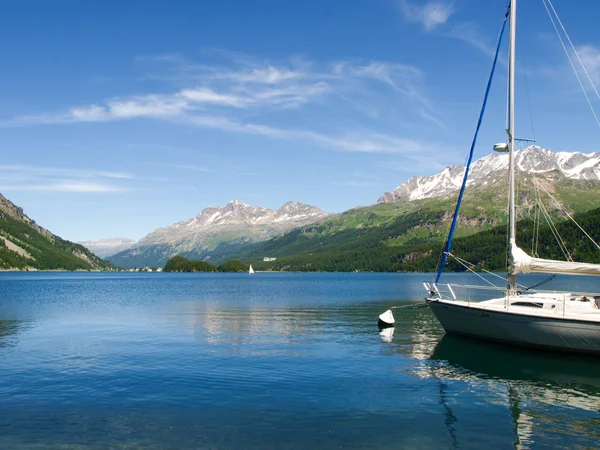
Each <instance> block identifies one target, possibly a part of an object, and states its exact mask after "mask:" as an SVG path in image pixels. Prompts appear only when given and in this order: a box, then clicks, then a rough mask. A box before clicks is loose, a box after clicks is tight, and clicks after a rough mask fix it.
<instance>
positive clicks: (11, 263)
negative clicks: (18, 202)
mask: <svg viewBox="0 0 600 450" xmlns="http://www.w3.org/2000/svg"><path fill="white" fill-rule="evenodd" d="M0 235H2V236H3V237H5V238H7V239H8V240H9V241H11V242H12V243H14V244H16V245H17V246H19V247H21V248H22V249H23V250H25V251H26V252H27V253H29V254H30V255H31V256H32V257H33V258H34V259H30V258H27V257H25V256H21V255H19V254H18V253H16V252H14V251H11V250H9V249H8V248H7V246H6V245H5V243H4V240H1V241H0V268H3V269H9V268H19V269H24V268H27V267H32V268H36V269H39V270H52V269H54V270H58V269H63V270H78V269H81V270H92V269H108V268H110V267H112V266H111V265H110V264H108V263H107V262H106V261H103V260H102V259H100V258H99V257H97V256H96V255H94V254H93V253H91V252H90V251H89V250H88V249H86V248H85V247H83V246H82V245H79V244H74V243H73V242H69V241H65V240H63V239H61V238H59V237H58V236H53V235H46V234H42V233H40V232H39V231H37V230H36V229H34V228H33V227H31V226H30V225H28V224H27V223H25V222H22V221H19V220H15V219H13V218H12V217H10V216H8V215H6V214H4V215H2V214H0ZM76 255H80V256H76Z"/></svg>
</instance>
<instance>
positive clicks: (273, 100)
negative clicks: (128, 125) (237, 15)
mask: <svg viewBox="0 0 600 450" xmlns="http://www.w3.org/2000/svg"><path fill="white" fill-rule="evenodd" d="M228 56H229V57H231V55H229V54H228ZM232 58H234V59H235V61H236V62H235V64H237V65H236V66H234V67H223V66H219V65H212V66H209V65H206V64H195V63H193V62H190V61H188V60H187V59H185V58H183V57H182V56H181V55H159V56H158V57H156V58H155V59H154V60H152V61H153V62H155V63H160V64H167V65H175V66H176V67H177V71H178V72H179V73H183V74H186V76H187V75H188V74H193V75H194V77H195V78H194V86H186V87H182V88H180V89H178V90H175V91H173V92H170V93H149V94H146V95H136V96H131V97H124V98H121V97H115V98H111V99H108V100H106V101H104V102H98V103H95V104H91V105H85V106H74V107H71V108H69V109H67V110H65V111H61V112H57V113H43V114H37V115H36V114H32V115H24V116H19V117H15V118H12V119H9V120H5V121H3V122H0V126H4V127H9V126H30V125H37V124H72V123H80V122H111V121H123V120H128V119H134V118H147V119H154V120H164V121H170V122H176V123H185V124H191V125H195V126H198V127H204V128H210V129H216V130H223V131H229V132H236V133H244V134H253V135H260V136H265V137H271V138H277V139H286V140H306V141H312V142H313V143H316V144H318V145H320V146H323V147H327V148H331V149H336V150H343V151H356V152H393V153H404V152H413V151H421V150H424V149H427V148H428V147H427V146H426V145H425V144H422V143H419V142H417V141H415V140H412V139H408V138H403V137H396V136H391V135H385V134H383V133H380V132H375V131H371V130H369V129H368V128H366V127H365V128H364V129H362V130H358V129H356V127H354V128H352V130H351V131H348V130H344V127H337V131H334V132H332V133H331V134H324V133H323V132H320V131H313V130H311V129H294V128H284V127H281V126H279V125H275V124H272V123H269V122H267V123H260V122H259V121H256V122H254V121H248V119H247V117H249V116H252V117H253V118H255V119H256V118H260V117H261V116H269V117H270V118H272V117H274V116H273V114H272V113H273V112H277V111H289V110H296V109H299V108H302V107H305V106H306V107H311V106H312V107H315V106H319V108H320V109H322V107H329V108H332V110H336V111H338V110H339V109H340V108H343V107H344V105H343V104H342V105H340V104H339V103H340V102H342V103H346V101H345V100H344V99H349V101H350V102H352V103H353V110H355V111H359V112H363V111H368V112H369V114H368V115H369V117H370V118H371V117H373V115H374V114H373V111H374V108H376V107H375V106H370V107H369V102H371V101H372V99H373V98H374V96H376V95H382V93H384V95H385V93H386V92H388V93H390V94H388V97H389V95H394V96H396V100H397V102H398V103H399V104H402V105H403V111H406V114H407V115H409V114H410V115H411V116H413V117H414V116H415V115H417V116H420V117H421V118H423V119H424V120H426V121H427V122H430V123H434V124H435V125H437V126H439V127H442V128H444V127H446V125H445V123H444V118H443V117H442V116H441V115H440V114H439V113H438V111H436V109H435V107H434V106H433V104H432V102H431V101H430V100H429V98H428V96H427V94H426V92H425V90H424V89H423V87H422V84H423V80H422V79H423V74H422V73H421V71H420V70H419V69H418V68H416V67H413V66H410V65H404V64H400V63H390V62H384V61H368V62H364V61H336V62H333V63H329V64H322V65H317V64H315V63H312V62H310V61H307V60H304V59H302V58H298V57H296V58H291V59H290V60H289V61H288V63H282V64H279V65H276V64H273V63H271V62H259V61H256V60H255V59H254V58H252V57H249V56H248V57H244V55H239V54H234V56H233V57H232ZM141 61H146V62H147V61H149V59H148V58H142V59H141ZM386 100H388V101H389V99H388V98H386ZM336 102H337V104H336ZM357 104H359V105H361V106H362V107H360V108H357V107H356V106H354V105H357ZM336 108H337V109H336ZM375 115H377V113H375ZM271 122H272V121H271ZM315 123H316V124H317V125H319V122H318V121H317V122H315ZM340 128H341V129H340ZM345 128H347V127H345ZM332 129H333V130H336V128H335V127H332Z"/></svg>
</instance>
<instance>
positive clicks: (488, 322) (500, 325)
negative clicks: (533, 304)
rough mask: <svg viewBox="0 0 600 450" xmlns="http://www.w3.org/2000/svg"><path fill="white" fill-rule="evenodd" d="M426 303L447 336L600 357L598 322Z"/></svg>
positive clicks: (433, 300) (462, 304) (451, 303)
mask: <svg viewBox="0 0 600 450" xmlns="http://www.w3.org/2000/svg"><path fill="white" fill-rule="evenodd" d="M427 303H428V304H429V306H430V307H431V310H432V311H433V313H434V314H435V315H436V317H437V318H438V320H439V321H440V323H441V325H442V327H443V328H444V330H446V332H447V333H451V334H458V335H463V336H471V337H475V338H479V339H486V340H492V341H497V342H504V343H509V344H514V345H520V346H526V347H535V348H541V349H547V350H554V351H561V352H568V353H588V354H594V355H600V321H599V320H597V319H592V318H590V319H591V320H590V319H587V320H586V319H585V318H573V317H560V316H554V317H553V316H551V315H548V314H543V315H535V314H531V313H523V312H520V311H514V310H513V311H510V310H509V311H505V310H504V311H501V310H497V309H496V308H493V309H492V308H489V307H485V306H484V305H481V306H477V304H473V303H471V304H466V303H465V302H456V301H451V300H441V299H437V298H430V299H427ZM513 309H522V308H518V307H515V308H513Z"/></svg>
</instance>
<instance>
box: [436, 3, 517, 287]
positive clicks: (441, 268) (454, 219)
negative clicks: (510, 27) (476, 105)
mask: <svg viewBox="0 0 600 450" xmlns="http://www.w3.org/2000/svg"><path fill="white" fill-rule="evenodd" d="M507 18H508V12H507V13H506V14H505V15H504V20H503V22H502V28H501V30H500V34H499V36H498V44H497V46H496V54H495V55H494V62H493V63H492V70H491V73H490V77H489V79H488V82H487V86H486V88H485V95H484V96H483V105H481V111H480V113H479V119H478V121H477V126H476V128H475V134H474V136H473V141H472V142H471V149H470V151H469V160H468V164H467V165H466V167H465V175H464V177H463V182H462V185H461V187H460V192H459V194H458V200H457V202H456V208H455V210H454V216H453V217H452V225H451V227H450V233H448V240H447V241H446V246H445V247H444V254H443V255H442V261H441V263H440V266H439V268H438V272H437V275H436V277H435V282H436V283H437V282H438V281H439V280H440V277H441V276H442V272H443V271H444V265H445V264H446V260H447V258H448V253H449V252H450V247H451V245H452V238H453V236H454V230H455V228H456V222H457V220H458V212H459V211H460V204H461V202H462V198H463V195H464V193H465V188H466V187H467V179H468V176H469V168H470V166H471V162H472V160H473V153H474V151H475V144H476V143H477V136H478V135H479V129H480V128H481V122H482V121H483V114H484V112H485V107H486V105H487V101H488V96H489V93H490V88H491V87H492V80H493V79H494V73H495V72H496V63H497V62H498V54H499V53H500V44H501V43H502V35H503V34H504V29H505V28H506V19H507Z"/></svg>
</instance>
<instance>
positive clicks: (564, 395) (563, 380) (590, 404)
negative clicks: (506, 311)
mask: <svg viewBox="0 0 600 450" xmlns="http://www.w3.org/2000/svg"><path fill="white" fill-rule="evenodd" d="M431 360H432V361H445V362H447V363H448V364H447V365H445V366H440V370H441V371H442V372H444V376H451V377H458V378H465V379H468V378H472V377H475V378H480V379H488V380H500V381H506V382H513V384H515V383H514V382H516V384H517V385H519V386H529V387H539V388H542V389H544V390H545V391H546V395H545V396H544V397H545V401H549V402H559V403H563V402H565V401H567V402H569V404H572V406H576V407H578V408H585V409H589V410H592V411H598V410H599V409H600V408H599V407H600V361H598V359H597V358H594V357H588V356H577V355H561V354H559V355H557V354H553V353H543V352H535V351H531V350H527V349H519V348H513V347H508V346H504V345H500V344H493V343H488V342H481V341H478V340H475V339H468V338H461V337H459V336H451V335H445V336H444V337H443V338H442V339H441V341H440V342H439V343H438V345H437V346H436V347H435V349H434V351H433V354H432V355H431Z"/></svg>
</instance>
